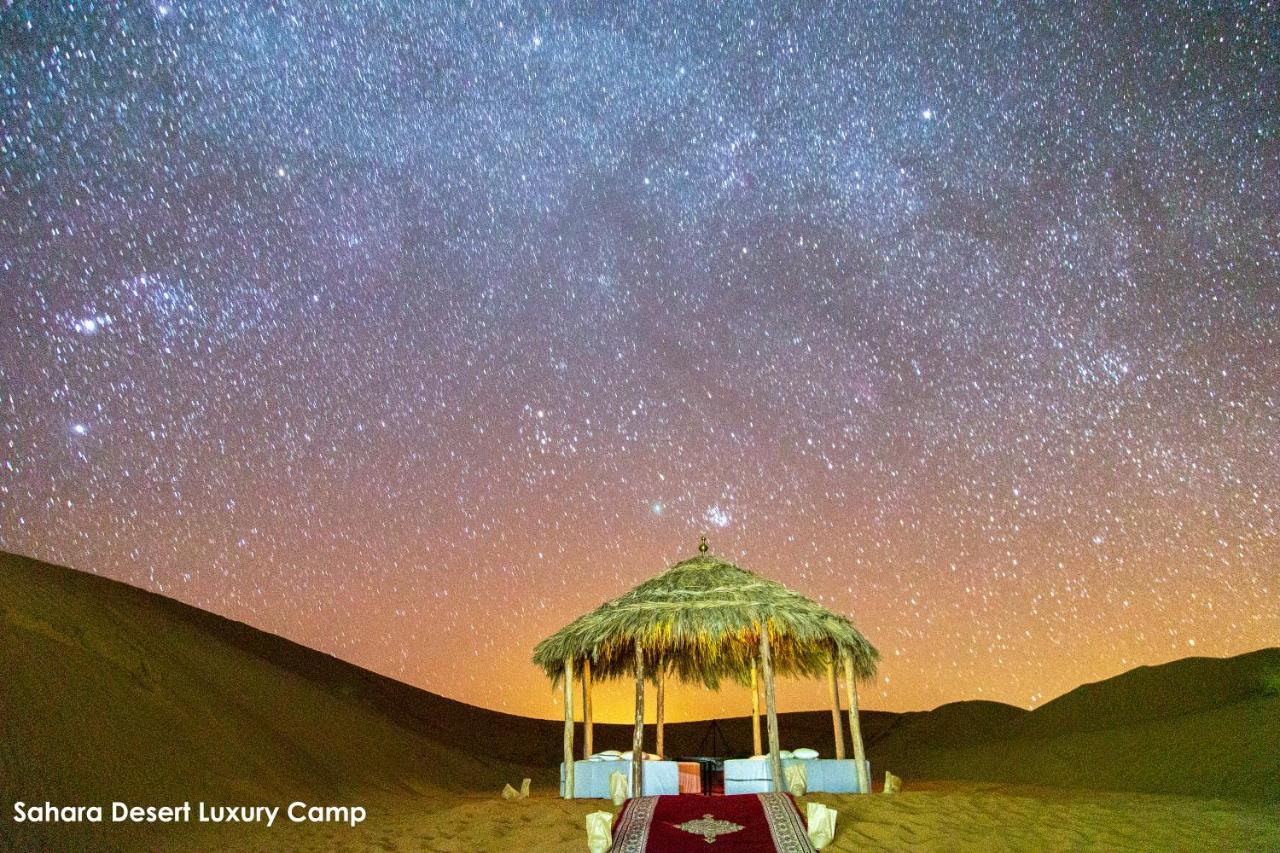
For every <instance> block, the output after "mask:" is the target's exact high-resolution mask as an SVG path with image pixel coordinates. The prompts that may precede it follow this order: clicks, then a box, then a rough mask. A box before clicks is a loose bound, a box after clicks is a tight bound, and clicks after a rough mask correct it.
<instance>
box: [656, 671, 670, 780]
mask: <svg viewBox="0 0 1280 853" xmlns="http://www.w3.org/2000/svg"><path fill="white" fill-rule="evenodd" d="M662 669H663V667H662V664H658V671H657V672H656V673H654V674H655V675H656V676H657V681H658V695H657V696H656V697H655V700H654V704H655V705H657V708H656V709H655V714H656V719H657V722H658V748H657V749H656V750H654V751H655V752H656V753H657V754H658V757H659V758H666V755H667V754H666V753H665V752H664V751H663V746H664V744H663V742H662V724H663V721H664V717H665V714H664V710H665V709H664V704H663V700H664V698H665V694H666V679H665V678H664V677H663V672H662Z"/></svg>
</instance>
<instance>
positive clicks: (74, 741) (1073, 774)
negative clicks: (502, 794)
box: [0, 555, 1280, 850]
mask: <svg viewBox="0 0 1280 853" xmlns="http://www.w3.org/2000/svg"><path fill="white" fill-rule="evenodd" d="M0 672H3V673H4V675H5V680H4V684H3V689H0V735H2V738H0V805H2V806H3V807H4V809H5V813H4V814H3V815H2V816H0V817H2V821H0V847H6V848H11V849H68V848H76V847H84V846H92V847H94V848H106V849H111V848H121V849H131V848H139V849H151V848H154V847H156V846H160V845H163V846H166V847H170V846H186V847H189V848H190V849H208V848H211V847H222V848H233V849H234V848H240V849H260V848H262V847H266V846H272V847H277V846H280V847H284V848H298V849H306V848H311V849H328V848H332V847H338V848H342V847H348V848H351V849H367V848H369V847H374V848H377V849H386V850H399V849H405V850H409V849H428V850H522V849H529V850H581V849H585V846H584V843H583V839H584V834H583V832H582V825H583V822H582V819H583V816H584V815H585V814H586V813H587V812H589V811H595V810H598V809H600V808H602V807H604V806H603V804H601V803H599V802H590V803H584V802H576V803H565V802H562V801H559V800H557V799H555V798H554V797H553V796H551V789H552V786H553V784H554V781H555V769H554V768H555V767H556V766H557V763H558V761H559V750H560V724H559V723H558V722H555V721H545V720H530V719H526V718H521V717H514V716H511V715H507V714H499V713H496V712H492V711H487V710H484V709H480V708H475V707H472V706H468V705H464V704H462V703H458V702H453V701H451V700H448V699H443V698H441V697H439V696H434V695H432V694H430V693H427V692H425V691H421V690H417V689H415V688H412V687H409V686H407V685H404V684H401V683H399V682H396V681H394V680H391V679H387V678H383V677H381V676H378V675H375V674H373V673H370V672H368V671H365V670H362V669H360V668H358V667H355V666H351V665H349V664H346V663H344V662H342V661H338V660H336V659H334V658H332V657H329V656H327V655H323V654H320V653H318V652H315V651H313V650H311V649H307V648H304V647H302V646H298V645H296V644H294V643H290V642H288V641H286V640H283V639H281V638H279V637H275V636H272V635H269V634H265V633H263V632H260V631H256V630H254V629H252V628H249V627H247V626H244V625H240V624H238V623H234V622H231V621H229V620H226V619H222V618H220V617H217V616H214V615H212V614H209V613H206V612H204V611H201V610H198V609H195V608H191V607H187V606H185V605H182V604H180V603H178V602H174V601H172V600H169V599H166V598H163V597H160V596H156V595H152V594H150V593H146V592H143V591H141V590H138V589H135V588H132V587H129V586H126V585H124V584H119V583H115V582H112V581H109V580H106V579H103V578H99V577H96V576H93V575H87V574H83V573H79V572H74V571H71V570H68V569H64V568H60V567H56V566H49V565H47V564H43V563H38V562H36V561H33V560H27V559H25V558H21V557H13V556H9V555H3V556H0ZM1278 673H1280V650H1278V649H1268V650H1262V651H1259V652H1255V653H1251V654H1248V655H1241V656H1239V657H1236V658H1231V659H1227V660H1215V659H1203V658H1202V659H1188V660H1184V661H1177V662H1174V663H1172V664H1167V665H1165V666H1162V667H1150V668H1143V669H1139V670H1135V671H1133V672H1130V673H1126V674H1125V675H1122V676H1119V677H1117V678H1114V679H1110V680H1108V681H1104V682H1099V683H1098V684H1093V685H1085V686H1083V687H1081V688H1079V689H1078V690H1076V691H1073V692H1072V693H1069V694H1067V695H1066V696H1064V697H1061V698H1060V699H1058V700H1055V701H1054V702H1051V703H1048V704H1047V705H1045V706H1044V707H1043V708H1041V709H1039V710H1037V711H1035V712H1031V713H1029V712H1026V711H1023V710H1020V709H1017V708H1012V707H1010V706H1006V705H1000V704H999V703H992V702H960V703H953V704H950V705H945V706H942V707H941V708H938V709H935V710H934V711H930V712H925V713H913V714H890V713H877V712H868V713H867V714H866V717H865V729H866V734H867V740H868V744H869V750H870V755H871V758H872V761H873V763H874V764H875V766H876V767H877V768H878V770H883V769H884V768H885V767H889V768H891V769H893V770H894V772H895V773H898V774H899V775H902V776H904V777H905V778H906V779H907V785H908V790H907V793H906V794H904V795H903V796H901V797H899V798H896V799H895V798H886V797H873V798H867V797H837V798H831V797H821V798H820V799H821V800H822V801H824V802H828V803H830V804H834V805H836V807H837V808H838V809H839V810H840V812H841V830H840V833H839V835H838V836H837V842H836V846H835V848H834V849H838V850H842V849H843V850H853V849H868V848H870V849H902V848H903V847H919V848H923V849H966V848H969V849H979V848H981V849H993V848H995V849H1078V848H1081V847H1096V848H1098V849H1179V848H1183V847H1189V846H1197V847H1198V846H1202V845H1206V844H1207V845H1209V846H1219V847H1242V848H1249V849H1261V848H1266V847H1280V828H1278V827H1277V822H1276V806H1275V803H1276V802H1277V801H1280V697H1277V695H1276V692H1277V690H1276V687H1277V685H1278V684H1280V675H1278ZM781 727H782V730H783V732H784V739H786V740H787V741H788V742H793V743H800V742H804V743H807V744H810V745H814V746H816V747H817V748H818V749H820V750H823V751H825V752H829V751H830V749H831V733H830V716H829V714H828V713H827V712H825V711H821V712H811V713H798V714H783V715H782V718H781ZM722 728H723V730H724V732H725V734H726V736H727V737H728V738H729V741H730V744H731V745H745V744H747V743H749V735H748V728H747V721H746V719H745V718H740V719H736V720H728V721H722ZM704 733H705V724H698V723H689V724H678V725H673V726H671V727H669V730H668V740H669V743H671V750H672V751H673V752H691V751H693V750H694V749H695V747H696V746H697V743H698V741H699V739H700V738H701V737H702V736H703V734H704ZM629 740H630V732H629V729H628V728H626V727H623V726H601V727H598V728H597V743H598V744H600V748H607V747H609V746H622V745H624V744H629ZM473 746H474V747H476V748H477V749H483V753H476V752H472V751H469V748H470V747H473ZM523 776H530V777H531V778H533V779H534V780H535V792H536V794H537V795H536V796H535V797H534V798H533V799H531V800H529V801H526V802H519V803H506V802H502V801H500V800H498V799H497V798H496V795H497V791H498V790H499V789H500V788H501V786H502V784H503V783H504V782H507V781H511V782H518V780H519V779H520V778H522V777H523ZM928 779H933V780H952V781H948V782H925V781H923V780H928ZM965 779H968V780H987V781H968V782H964V781H955V780H965ZM1009 783H1022V784H1023V785H1040V786H1046V785H1051V786H1055V787H1052V788H1047V787H1014V786H1012V785H1010V784H1009ZM1066 787H1072V788H1077V789H1089V788H1095V789H1096V788H1114V789H1122V790H1127V791H1130V792H1133V791H1150V792H1163V793H1164V794H1165V795H1164V796H1152V795H1146V794H1140V793H1123V794H1121V793H1099V792H1096V791H1087V790H1078V791H1075V792H1071V791H1067V790H1064V788H1066ZM1169 794H1184V795H1188V796H1169ZM46 799H47V800H51V801H53V802H58V803H91V802H101V803H109V802H110V801H112V800H125V801H128V802H136V803H139V804H164V803H170V802H179V801H184V800H191V801H197V800H204V801H208V802H216V803H276V804H287V803H288V802H290V801H292V800H295V799H302V800H305V801H307V802H316V803H355V802H358V803H362V804H364V805H365V806H366V807H367V808H368V809H369V819H368V820H367V821H366V822H365V823H364V824H362V825H361V826H360V827H358V828H357V829H354V830H353V829H351V828H350V827H347V826H345V825H341V824H322V825H313V824H303V825H298V826H294V825H288V824H284V825H277V826H275V827H273V828H272V829H270V830H265V829H254V828H252V827H242V826H236V827H230V828H227V827H223V828H214V829H210V828H209V827H200V826H180V827H166V828H160V829H157V828H154V827H152V828H148V827H145V826H144V827H135V826H128V825H112V824H103V825H100V826H93V825H85V824H80V825H76V826H30V825H27V826H17V825H15V824H14V823H13V822H12V820H11V818H12V812H11V810H10V806H11V804H12V803H13V802H14V801H15V800H24V801H27V802H40V801H43V800H46Z"/></svg>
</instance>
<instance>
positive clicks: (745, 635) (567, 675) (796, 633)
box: [533, 536, 880, 798]
mask: <svg viewBox="0 0 1280 853" xmlns="http://www.w3.org/2000/svg"><path fill="white" fill-rule="evenodd" d="M698 551H699V554H698V555H697V556H696V557H693V558H691V559H688V560H684V561H682V562H679V563H676V564H675V565H674V566H672V567H671V568H669V569H667V570H666V571H665V572H663V573H662V574H660V575H658V576H656V577H653V578H651V579H649V580H647V581H645V582H644V583H642V584H640V585H639V586H637V587H636V588H635V589H633V590H631V591H630V592H628V593H626V594H624V595H622V596H620V597H619V598H615V599H614V600H612V601H609V602H606V603H605V604H602V605H601V606H600V607H598V608H596V609H595V610H593V611H591V612H590V613H587V614H585V615H583V616H580V617H578V618H577V619H575V620H573V621H572V622H570V623H569V624H568V625H566V626H565V627H564V628H561V629H560V630H559V631H557V632H556V633H555V634H552V635H551V636H550V637H548V638H547V639H545V640H543V641H542V642H541V643H539V644H538V646H537V648H536V649H534V653H533V662H534V663H535V664H536V665H537V666H539V667H541V668H542V670H543V671H544V672H546V673H547V676H548V677H549V678H550V679H551V681H552V684H553V686H554V685H555V684H556V683H562V686H563V690H564V715H565V716H564V719H565V729H564V763H565V796H566V797H570V798H571V797H572V796H573V792H574V784H573V766H574V758H573V728H574V713H573V681H574V679H581V682H582V693H583V722H584V739H585V741H586V743H585V744H584V747H585V748H584V751H583V757H584V758H587V757H590V755H591V754H592V752H591V750H592V720H591V684H592V681H593V679H595V680H600V679H605V680H608V679H614V678H631V677H634V678H635V683H636V715H635V731H634V735H633V746H632V750H633V759H632V763H631V768H632V770H631V772H632V779H631V788H632V791H634V792H635V793H636V794H637V795H638V794H639V793H640V792H641V791H642V790H643V787H642V780H643V773H644V769H643V765H644V752H643V739H644V690H645V681H646V679H651V680H653V681H654V682H655V686H656V691H657V701H656V705H657V707H656V716H657V719H656V723H657V752H658V754H659V755H661V754H662V752H663V693H664V679H665V676H666V675H667V674H670V675H673V676H675V677H676V678H678V679H679V680H680V681H682V682H685V683H697V684H702V685H704V686H706V687H709V688H711V689H713V690H714V689H718V688H719V686H720V684H721V683H722V682H723V681H726V680H727V681H733V682H737V683H739V684H742V685H744V686H749V687H750V689H751V696H752V701H751V706H752V707H751V712H752V732H753V736H754V741H755V751H756V753H757V754H760V753H761V752H762V749H761V743H760V704H759V688H758V686H757V684H758V680H759V679H763V682H764V694H765V709H766V715H767V721H768V737H769V762H770V776H771V777H772V784H773V787H774V790H782V789H783V774H782V761H781V757H780V755H779V748H778V717H777V707H776V704H775V699H774V676H775V675H786V676H806V677H813V678H819V677H824V676H825V677H826V679H827V681H828V685H829V688H830V693H831V700H832V725H833V727H834V729H835V742H836V757H837V758H839V759H843V758H844V733H843V726H842V722H841V713H840V697H839V690H838V686H837V680H836V671H837V667H841V668H843V670H844V675H845V680H846V690H847V695H848V701H849V727H850V735H851V738H852V741H853V750H854V757H855V758H856V759H857V766H858V776H859V786H860V789H861V790H862V791H864V792H866V791H868V790H869V789H870V779H866V778H863V777H864V776H865V775H866V774H865V770H864V765H863V762H864V760H865V753H864V748H863V743H862V733H861V728H860V726H859V724H858V693H857V682H858V681H859V680H868V679H871V678H872V677H873V676H874V675H875V671H876V662H877V661H878V660H879V658H880V654H879V652H877V651H876V649H875V648H874V647H873V646H872V645H871V644H870V643H869V642H867V639H866V638H865V637H863V636H862V634H861V633H859V631H858V629H857V628H855V627H854V626H853V624H852V623H851V622H850V621H849V620H848V619H847V618H845V617H844V616H841V615H839V614H836V613H832V612H831V611H829V610H827V609H826V608H825V607H823V606H822V605H820V604H818V603H817V602H815V601H813V600H811V599H808V598H806V597H804V596H803V595H800V594H799V593H797V592H794V591H792V590H790V589H788V588H787V587H785V586H783V585H782V584H780V583H778V582H777V581H772V580H769V579H767V578H762V577H760V576H759V575H756V574H754V573H752V572H749V571H747V570H745V569H741V568H739V567H737V566H735V565H733V564H732V563H730V562H728V561H727V560H724V559H723V558H721V557H718V556H716V555H714V554H711V553H708V549H707V542H706V537H705V536H704V537H703V538H702V541H701V543H700V544H699V546H698ZM766 627H767V630H765V628H766Z"/></svg>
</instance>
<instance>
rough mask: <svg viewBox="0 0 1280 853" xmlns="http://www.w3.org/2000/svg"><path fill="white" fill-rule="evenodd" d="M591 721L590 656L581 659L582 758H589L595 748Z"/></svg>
mask: <svg viewBox="0 0 1280 853" xmlns="http://www.w3.org/2000/svg"><path fill="white" fill-rule="evenodd" d="M592 728H593V724H592V722H591V658H590V657H585V658H583V659H582V758H583V760H584V761H585V760H586V759H588V758H590V757H591V756H592V754H593V752H594V750H595V746H594V743H593V741H594V738H593V735H594V732H592Z"/></svg>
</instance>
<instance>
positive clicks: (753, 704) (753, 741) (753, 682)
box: [751, 658, 764, 755]
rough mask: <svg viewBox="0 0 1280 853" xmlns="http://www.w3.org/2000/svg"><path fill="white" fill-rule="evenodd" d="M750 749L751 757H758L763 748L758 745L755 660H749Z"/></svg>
mask: <svg viewBox="0 0 1280 853" xmlns="http://www.w3.org/2000/svg"><path fill="white" fill-rule="evenodd" d="M751 748H752V749H754V750H755V752H753V753H751V754H752V755H760V754H761V753H763V752H764V747H763V746H761V745H760V682H759V679H758V678H757V676H756V659H755V658H752V659H751Z"/></svg>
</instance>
